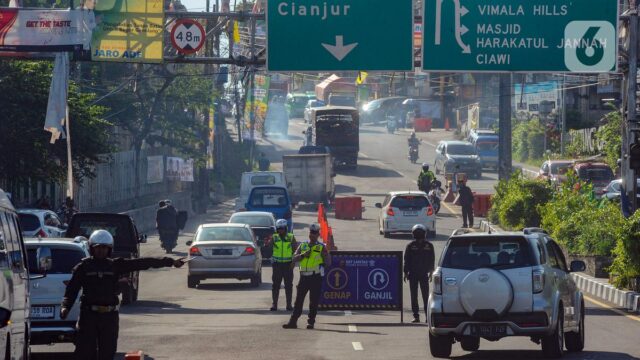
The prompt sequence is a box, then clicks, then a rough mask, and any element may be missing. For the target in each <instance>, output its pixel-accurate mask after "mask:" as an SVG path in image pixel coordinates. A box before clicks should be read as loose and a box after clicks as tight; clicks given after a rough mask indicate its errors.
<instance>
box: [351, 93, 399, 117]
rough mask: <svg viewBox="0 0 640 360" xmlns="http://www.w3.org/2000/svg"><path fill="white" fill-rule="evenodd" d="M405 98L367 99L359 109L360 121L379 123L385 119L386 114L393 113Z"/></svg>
mask: <svg viewBox="0 0 640 360" xmlns="http://www.w3.org/2000/svg"><path fill="white" fill-rule="evenodd" d="M405 99H406V97H402V96H394V97H386V98H380V99H376V100H372V101H369V102H368V103H366V104H364V105H363V106H362V109H361V110H360V119H361V123H381V122H384V121H386V117H387V115H399V114H394V112H397V111H398V110H399V109H400V108H399V106H400V105H401V104H402V102H403V101H404V100H405Z"/></svg>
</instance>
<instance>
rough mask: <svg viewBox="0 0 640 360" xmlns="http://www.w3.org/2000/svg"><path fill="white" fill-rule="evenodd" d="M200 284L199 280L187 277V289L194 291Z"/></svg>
mask: <svg viewBox="0 0 640 360" xmlns="http://www.w3.org/2000/svg"><path fill="white" fill-rule="evenodd" d="M199 284H200V280H198V279H196V278H194V277H193V276H187V287H188V288H190V289H195V288H196V287H197V286H198V285H199Z"/></svg>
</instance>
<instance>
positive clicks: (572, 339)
mask: <svg viewBox="0 0 640 360" xmlns="http://www.w3.org/2000/svg"><path fill="white" fill-rule="evenodd" d="M578 329H579V330H578V332H573V331H572V332H569V333H566V334H565V337H564V344H565V346H566V347H567V350H569V351H571V352H578V351H582V349H584V304H582V310H581V311H580V324H579V325H578Z"/></svg>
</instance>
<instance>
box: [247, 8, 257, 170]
mask: <svg viewBox="0 0 640 360" xmlns="http://www.w3.org/2000/svg"><path fill="white" fill-rule="evenodd" d="M249 31H250V34H249V36H250V41H249V47H250V49H249V51H250V54H251V60H253V58H254V57H255V49H254V46H255V43H256V20H255V18H253V17H252V18H251V21H250V26H249ZM249 71H250V74H249V76H250V78H249V104H250V109H249V141H250V143H251V147H250V148H249V167H250V168H251V169H253V155H254V154H253V153H254V151H255V147H256V139H255V131H256V112H255V95H254V87H255V80H256V69H255V67H254V66H253V65H250V70H249Z"/></svg>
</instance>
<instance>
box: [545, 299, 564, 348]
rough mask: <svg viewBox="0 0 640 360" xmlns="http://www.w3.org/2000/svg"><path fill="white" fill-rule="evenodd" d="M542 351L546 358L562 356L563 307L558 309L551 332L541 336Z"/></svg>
mask: <svg viewBox="0 0 640 360" xmlns="http://www.w3.org/2000/svg"><path fill="white" fill-rule="evenodd" d="M542 352H543V353H544V356H545V357H547V358H552V359H556V358H559V357H562V353H563V352H564V309H563V308H562V306H561V307H560V308H559V309H558V321H557V322H556V328H555V330H554V331H553V334H551V335H548V336H545V337H543V338H542Z"/></svg>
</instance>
